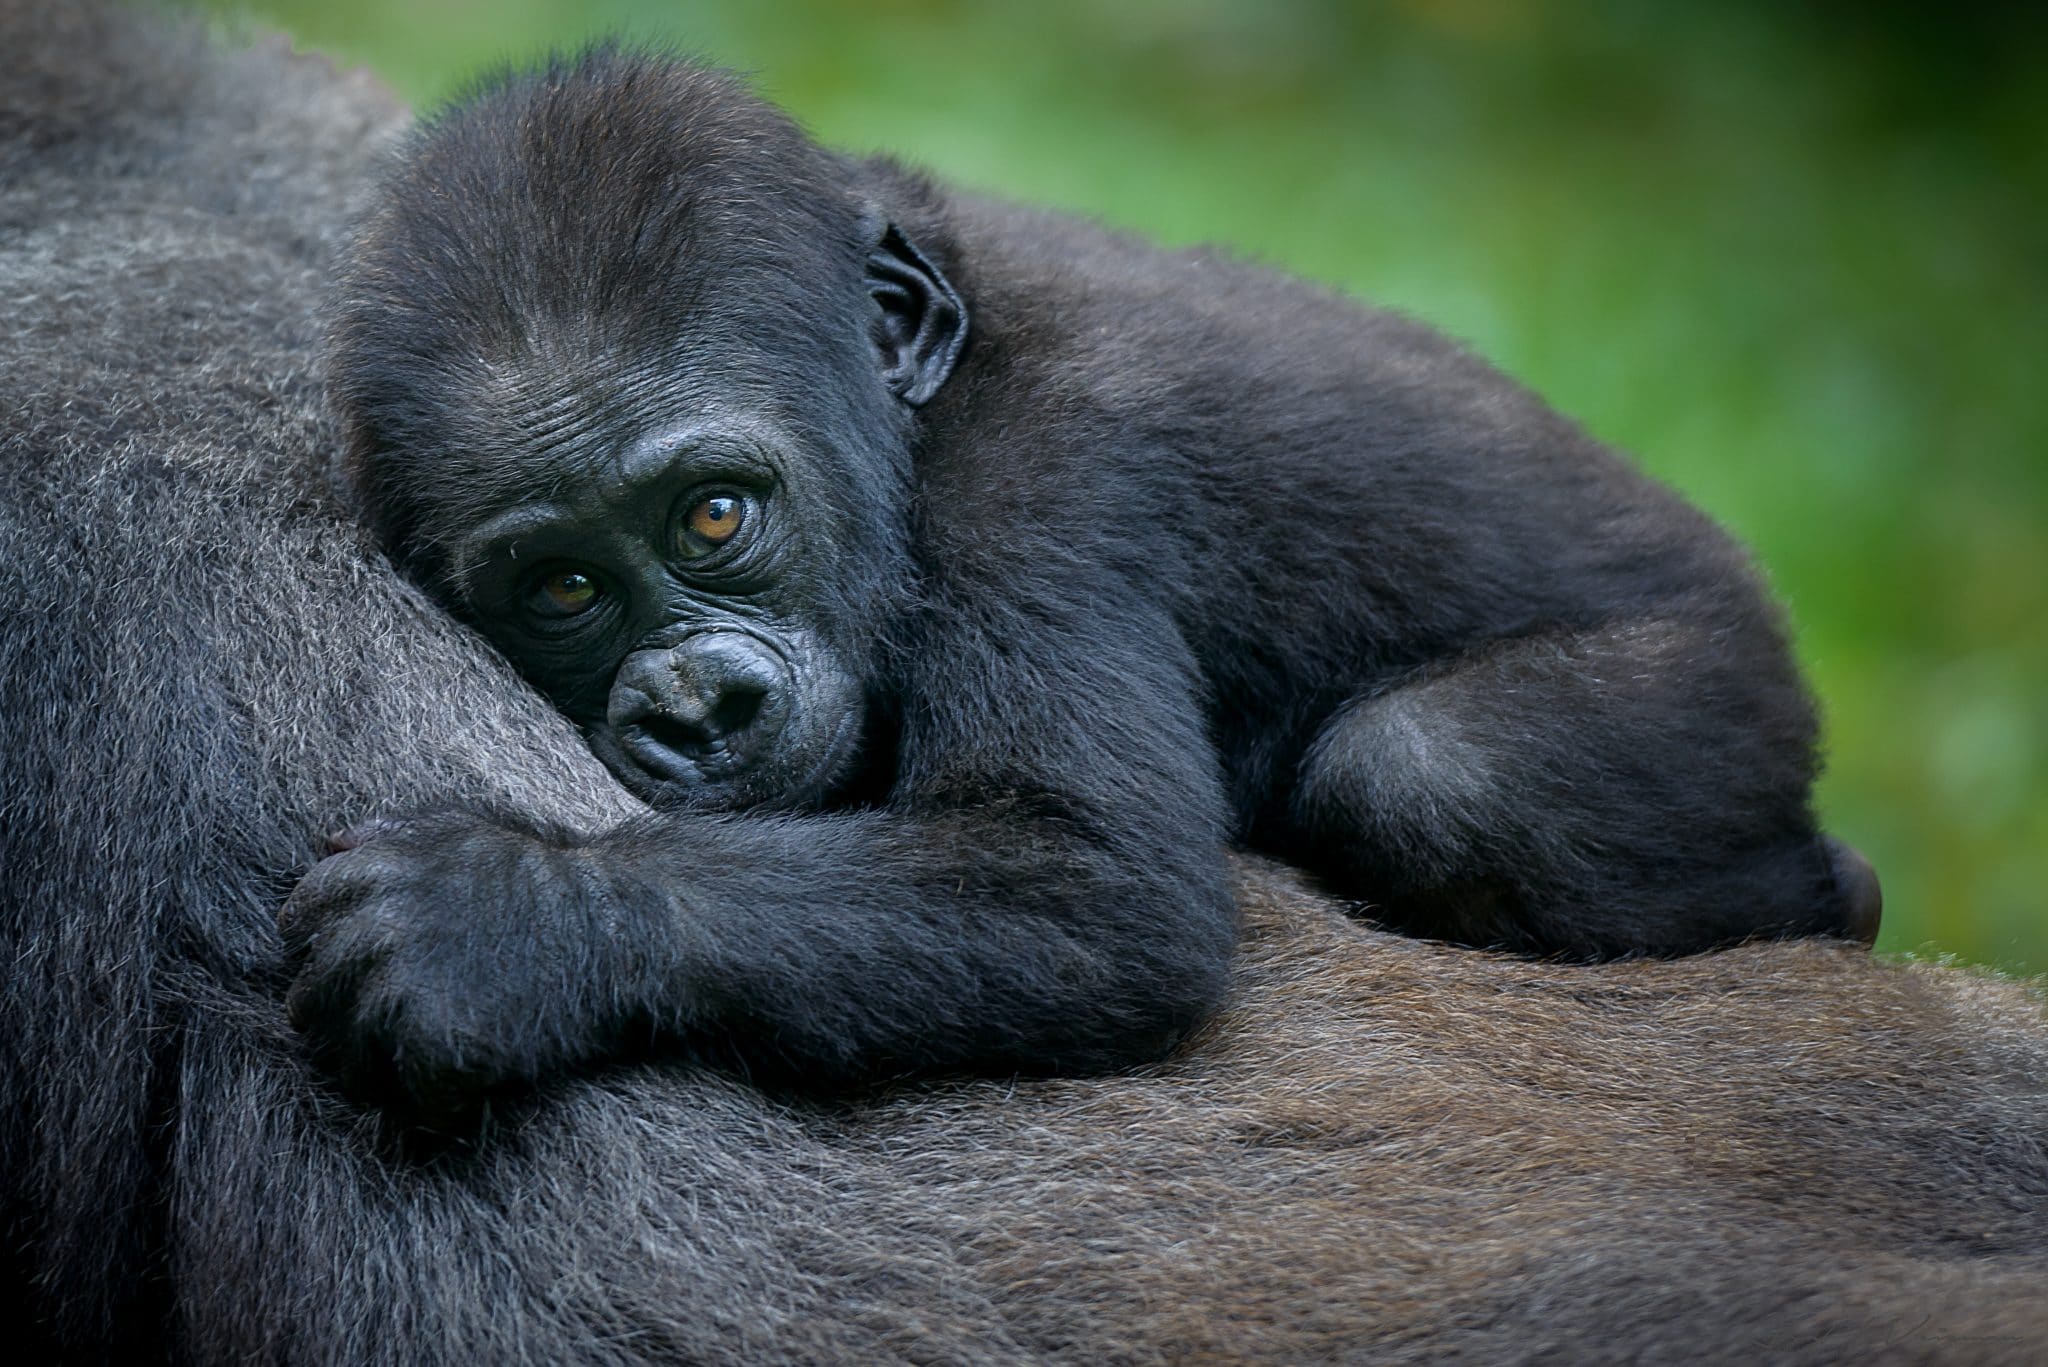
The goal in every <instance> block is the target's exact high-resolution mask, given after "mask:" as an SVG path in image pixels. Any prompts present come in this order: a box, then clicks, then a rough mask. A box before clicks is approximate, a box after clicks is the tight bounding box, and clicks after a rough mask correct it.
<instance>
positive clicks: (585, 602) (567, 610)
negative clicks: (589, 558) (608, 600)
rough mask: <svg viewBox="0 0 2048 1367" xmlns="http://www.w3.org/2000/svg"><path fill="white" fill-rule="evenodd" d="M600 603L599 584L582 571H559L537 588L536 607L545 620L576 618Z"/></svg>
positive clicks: (534, 593) (534, 596)
mask: <svg viewBox="0 0 2048 1367" xmlns="http://www.w3.org/2000/svg"><path fill="white" fill-rule="evenodd" d="M597 599H598V587H597V581H596V580H595V579H592V578H591V577H590V576H589V575H587V574H585V573H583V572H582V571H581V570H557V571H555V572H554V573H553V574H551V575H548V576H547V577H546V578H545V579H542V580H541V581H540V582H539V583H538V584H536V585H534V590H533V607H534V610H535V611H536V612H538V613H540V614H541V615H542V616H544V617H574V616H576V615H577V614H579V613H583V612H588V611H589V610H590V608H591V606H592V605H593V604H595V603H596V602H597Z"/></svg>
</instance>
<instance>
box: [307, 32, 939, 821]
mask: <svg viewBox="0 0 2048 1367" xmlns="http://www.w3.org/2000/svg"><path fill="white" fill-rule="evenodd" d="M508 109H520V110H522V111H523V117H521V118H520V119H519V121H518V130H519V131H518V135H517V137H516V138H514V139H513V140H512V144H511V145H509V146H508V145H507V141H506V139H505V136H504V130H505V126H506V111H507V110H508ZM621 111H625V113H626V115H627V120H628V121H627V125H626V126H623V127H622V126H621V122H620V116H621ZM852 179H853V178H852V176H851V175H850V174H849V171H848V167H847V165H846V163H844V162H842V161H841V160H839V159H837V158H834V157H832V156H830V155H829V154H826V153H824V152H823V151H821V150H820V149H818V148H817V147H815V146H814V145H813V144H811V143H810V142H809V141H808V140H807V139H805V138H804V137H803V136H802V134H801V133H799V132H798V131H797V130H796V129H795V128H794V127H793V126H792V125H791V124H790V123H789V122H788V120H787V119H786V118H784V117H783V116H782V115H781V114H780V113H778V112H777V111H775V110H774V109H772V108H771V107H769V106H767V105H765V104H762V103H760V102H758V101H754V100H752V99H748V98H745V97H744V96H743V95H741V93H740V92H738V91H737V90H736V89H735V88H734V85H733V83H732V82H731V80H730V79H729V78H728V77H725V76H724V75H722V74H719V73H715V72H707V71H704V70H701V69H696V68H691V67H685V66H681V65H677V64H655V63H645V62H631V61H625V62H621V61H619V60H616V58H615V54H613V53H611V52H606V51H600V52H597V53H592V54H587V55H586V56H585V57H584V58H582V59H581V60H580V61H579V62H578V63H576V64H575V65H573V66H556V67H550V68H548V69H546V70H544V71H541V72H537V73H534V74H532V75H529V76H526V77H524V78H520V79H516V80H513V81H511V82H508V83H506V84H505V85H504V86H502V87H500V88H499V89H497V90H495V91H493V92H492V93H490V94H488V95H486V96H484V97H483V98H481V99H479V100H477V101H475V102H473V103H471V104H469V105H466V106H464V107H462V108H460V109H458V110H456V111H454V112H452V113H450V114H447V115H445V116H444V117H443V118H442V119H441V120H440V121H438V122H437V123H432V124H429V125H428V126H427V127H426V128H425V129H424V130H423V131H422V132H421V133H420V134H419V135H417V136H416V138H415V142H414V147H413V153H412V155H411V156H410V157H409V158H408V159H407V160H406V161H405V162H404V164H403V165H402V167H401V168H400V169H399V170H398V171H397V172H396V174H395V175H394V176H393V177H392V179H391V180H390V182H389V193H388V195H387V196H386V198H385V199H384V201H383V203H382V207H381V210H380V211H379V212H377V213H376V214H375V215H374V216H373V217H372V218H371V219H370V220H369V221H368V222H367V223H366V225H365V227H364V229H363V232H362V234H361V237H360V239H359V243H358V250H357V251H356V253H355V255H354V258H353V262H352V265H351V268H350V270H349V272H348V273H347V275H346V276H345V278H344V281H343V284H342V288H341V291H340V295H339V301H340V302H339V305H338V314H337V317H336V320H335V321H336V347H337V364H336V372H337V374H338V375H339V376H340V377H341V379H340V382H339V383H338V384H337V386H336V397H337V400H338V402H339V406H340V408H341V410H342V412H343V413H344V415H345V417H346V419H347V420H348V423H349V426H350V429H351V431H352V433H353V438H354V440H353V444H352V449H351V452H350V462H351V464H350V468H351V472H352V475H353V478H354V480H355V481H356V482H357V483H358V485H359V486H361V487H362V488H364V489H365V490H366V491H367V492H368V494H369V499H368V502H369V505H370V506H371V508H372V509H373V510H374V512H375V515H376V516H377V518H378V520H379V523H380V530H381V531H382V533H383V535H384V537H385V539H386V541H387V544H390V545H393V546H396V547H399V548H402V550H403V553H404V556H405V558H406V559H407V560H408V561H409V562H410V564H411V567H412V568H413V570H414V571H415V572H416V573H418V574H420V575H421V576H422V577H424V578H425V579H426V580H427V581H428V582H430V583H431V584H433V585H434V586H436V587H437V588H438V589H439V591H440V592H441V593H442V594H443V595H444V596H445V597H446V598H447V599H448V600H449V601H450V602H452V603H453V604H455V605H456V606H457V607H458V608H459V610H460V611H461V612H462V613H463V614H464V615H465V616H467V617H468V618H469V619H470V620H471V621H472V622H474V623H475V624H476V625H477V626H478V627H479V628H480V629H482V630H483V631H484V632H485V633H486V634H487V635H488V636H489V637H490V638H491V639H492V640H493V641H494V642H495V643H496V644H497V645H498V646H499V648H500V649H502V650H503V651H504V652H505V653H506V654H507V655H508V656H509V657H510V658H511V659H512V660H513V661H515V662H516V663H517V664H518V665H519V666H520V668H521V669H522V670H523V671H524V672H525V673H526V674H527V676H528V677H529V678H531V679H532V680H533V681H534V683H535V684H536V685H537V686H538V687H540V688H541V689H542V690H543V691H544V692H546V693H547V694H548V695H549V696H551V697H552V698H554V699H555V700H556V701H557V702H558V703H559V704H560V705H561V706H562V707H563V709H564V710H565V711H567V712H568V713H569V714H570V715H571V716H572V717H574V718H575V720H576V721H577V722H579V723H580V724H581V725H582V726H583V727H584V728H585V729H586V731H587V732H588V734H589V736H590V739H591V743H592V745H593V747H594V748H595V749H596V751H597V752H598V754H599V755H600V756H601V757H602V758H603V759H604V760H605V761H606V763H608V764H609V765H610V766H611V767H612V768H613V769H614V770H615V771H616V772H617V773H619V775H620V776H621V777H622V778H623V779H624V780H625V781H626V782H627V783H628V784H629V785H631V786H633V787H634V788H635V789H636V790H637V791H638V792H640V794H641V795H642V796H643V797H646V798H648V799H650V800H654V801H657V802H671V801H675V800H679V799H688V800H689V801H691V802H692V803H693V804H695V805H704V806H750V805H760V804H763V803H774V802H784V803H789V802H800V801H803V800H805V799H808V798H812V797H815V796H817V795H818V794H820V793H822V792H824V791H826V790H828V789H830V788H831V787H832V786H834V784H835V783H836V782H837V781H838V780H839V779H841V778H842V777H843V776H844V774H845V772H846V770H847V768H848V766H849V764H850V763H851V760H852V757H853V756H854V755H855V753H856V752H857V750H858V748H859V742H860V738H861V737H860V732H861V725H860V722H861V718H862V715H863V710H864V709H863V693H864V691H865V681H866V680H867V679H868V677H869V676H870V674H871V671H872V652H873V647H874V638H873V632H872V631H871V630H867V629H866V627H867V625H868V624H872V623H875V622H878V621H880V620H882V619H883V618H884V617H885V616H886V615H887V611H886V609H887V600H890V599H892V598H895V597H898V596H900V595H901V594H902V593H903V591H904V589H905V587H906V585H907V583H908V581H909V577H910V576H909V562H908V557H907V554H906V548H905V546H904V529H905V527H906V525H907V516H906V506H907V503H908V491H909V487H910V469H909V454H908V453H909V439H908V438H909V423H908V414H909V410H910V409H911V408H912V407H914V406H916V405H919V404H922V403H924V402H925V401H926V400H927V399H929V398H930V397H931V396H932V395H933V394H934V393H935V392H936V391H937V390H938V388H939V386H940V385H941V384H942V383H944V381H945V380H946V378H947V376H948V375H949V374H950V372H951V371H952V369H953V366H954V363H955V361H956V359H957V358H958V356H959V354H960V350H961V347H962V345H963V343H964V341H965V337H966V314H965V310H964V308H963V307H962V304H961V301H960V299H959V296H958V295H957V293H956V292H955V291H954V289H953V287H952V286H951V285H950V284H949V283H948V282H947V280H946V278H945V276H944V275H943V274H942V273H941V272H940V271H939V270H938V269H937V268H936V267H935V266H934V265H933V264H932V263H931V262H930V261H929V260H928V259H927V258H926V257H925V256H924V255H923V254H922V253H921V252H920V251H919V250H918V249H917V247H915V246H914V245H913V244H912V243H911V242H910V241H909V240H908V239H907V238H906V237H905V236H904V235H903V233H902V232H901V231H900V230H898V229H897V228H895V227H894V226H892V225H891V224H890V223H889V222H888V221H887V219H886V218H885V217H884V216H882V215H881V214H880V212H879V211H877V210H876V209H874V208H873V207H872V206H871V205H868V204H866V203H864V202H863V200H862V197H861V195H860V194H859V192H858V190H857V189H856V187H855V186H854V184H853V183H852ZM571 212H573V213H574V215H575V225H574V227H573V229H570V228H568V227H567V226H566V225H565V223H564V215H565V214H567V213H571ZM791 380H795V381H797V382H796V383H791V382H790V381H791Z"/></svg>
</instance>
